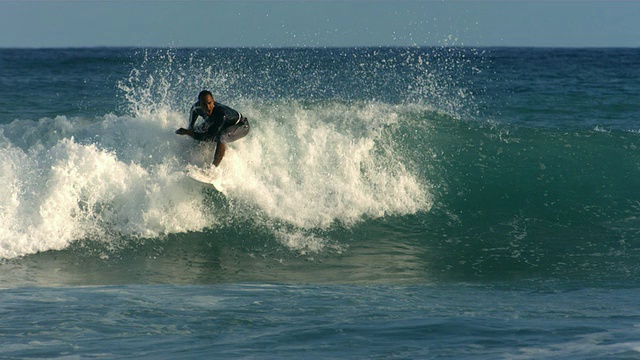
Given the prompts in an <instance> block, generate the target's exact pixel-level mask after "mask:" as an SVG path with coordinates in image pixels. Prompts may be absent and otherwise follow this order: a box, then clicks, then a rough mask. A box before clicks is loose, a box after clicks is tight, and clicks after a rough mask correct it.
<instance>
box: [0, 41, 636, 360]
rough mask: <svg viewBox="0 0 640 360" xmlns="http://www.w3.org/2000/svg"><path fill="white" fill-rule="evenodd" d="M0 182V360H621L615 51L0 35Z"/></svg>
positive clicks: (627, 162)
mask: <svg viewBox="0 0 640 360" xmlns="http://www.w3.org/2000/svg"><path fill="white" fill-rule="evenodd" d="M203 89H209V90H211V92H212V93H213V94H214V96H215V98H216V101H218V102H221V103H223V104H226V105H228V106H230V107H232V108H234V109H236V110H238V111H239V112H241V113H242V114H243V115H244V116H246V117H247V118H248V119H249V122H250V124H251V131H250V133H249V134H248V136H247V137H245V138H243V139H241V140H238V141H236V142H234V143H231V144H229V146H228V149H227V153H226V155H225V158H224V159H223V161H222V163H221V165H220V168H219V171H220V173H221V174H222V181H223V183H224V186H225V189H226V191H225V192H224V193H219V192H217V191H215V190H214V189H212V188H210V187H206V186H203V185H202V184H200V183H197V182H195V181H193V180H192V179H190V178H189V177H188V176H187V175H186V171H185V169H186V168H187V166H188V165H189V164H193V165H197V166H201V167H206V166H209V164H210V163H211V161H212V158H213V150H214V149H213V146H212V144H211V143H197V142H195V141H194V140H192V139H190V138H188V137H185V136H178V135H176V134H175V133H174V131H175V130H176V129H177V128H179V127H184V126H185V125H186V124H187V120H188V111H189V108H190V107H191V105H192V104H193V103H194V102H195V101H196V97H197V94H198V92H199V91H201V90H203ZM0 185H1V186H0V319H1V320H0V358H2V359H27V358H28V359H36V358H53V359H59V358H64V359H84V358H122V359H134V358H135V359H138V358H153V359H176V358H180V359H201V358H261V359H262V358H265V359H283V358H296V359H298V358H309V359H315V358H317V359H324V358H354V359H371V358H385V359H386V358H401V359H428V358H435V359H541V358H545V359H575V358H580V359H602V358H607V359H639V358H640V306H639V305H638V300H637V299H638V298H639V297H640V49H600V48H594V49H561V48H472V47H424V48H422V47H409V48H384V47H382V48H381V47H375V48H282V49H280V48H273V49H270V48H238V49H232V48H215V49H183V48H178V49H175V48H168V49H156V48H152V49H145V48H81V49H0Z"/></svg>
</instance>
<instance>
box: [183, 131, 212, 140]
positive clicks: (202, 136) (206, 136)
mask: <svg viewBox="0 0 640 360" xmlns="http://www.w3.org/2000/svg"><path fill="white" fill-rule="evenodd" d="M176 134H178V135H188V136H191V137H192V138H194V139H195V140H198V141H211V140H210V139H211V136H210V135H209V133H208V132H206V133H201V132H195V131H193V130H190V129H185V128H180V129H178V130H176Z"/></svg>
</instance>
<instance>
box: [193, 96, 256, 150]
mask: <svg viewBox="0 0 640 360" xmlns="http://www.w3.org/2000/svg"><path fill="white" fill-rule="evenodd" d="M198 116H202V117H203V118H204V123H203V124H201V125H200V126H198V127H197V128H196V129H194V128H193V125H194V124H195V122H196V119H198ZM189 130H193V135H192V137H193V138H194V139H196V140H199V141H215V142H218V143H223V144H226V143H229V142H232V141H236V140H238V139H240V138H243V137H245V136H246V135H247V134H248V133H249V121H247V118H246V117H244V116H242V114H240V113H239V112H237V111H235V110H234V109H232V108H230V107H228V106H226V105H222V104H220V103H218V102H214V107H213V112H212V113H211V116H209V117H207V115H206V113H205V112H204V110H202V108H201V107H200V106H199V105H198V103H195V104H194V105H193V106H192V107H191V116H190V117H189Z"/></svg>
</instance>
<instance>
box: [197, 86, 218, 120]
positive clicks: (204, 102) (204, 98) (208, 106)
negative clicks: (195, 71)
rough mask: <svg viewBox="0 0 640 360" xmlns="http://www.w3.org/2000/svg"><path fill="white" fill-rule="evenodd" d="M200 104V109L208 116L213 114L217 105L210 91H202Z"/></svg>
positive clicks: (199, 98)
mask: <svg viewBox="0 0 640 360" xmlns="http://www.w3.org/2000/svg"><path fill="white" fill-rule="evenodd" d="M198 103H199V105H200V108H202V110H204V112H205V113H206V114H207V116H210V115H211V113H213V107H214V106H215V105H214V100H213V95H212V94H211V92H210V91H209V90H202V91H200V94H198Z"/></svg>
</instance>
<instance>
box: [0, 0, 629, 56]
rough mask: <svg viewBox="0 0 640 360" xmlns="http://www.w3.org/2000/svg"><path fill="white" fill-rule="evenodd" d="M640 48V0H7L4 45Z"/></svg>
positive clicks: (1, 1) (1, 12)
mask: <svg viewBox="0 0 640 360" xmlns="http://www.w3.org/2000/svg"><path fill="white" fill-rule="evenodd" d="M406 45H418V46H433V45H435V46H441V45H466V46H472V47H475V46H551V47H557V46H562V47H603V46H606V47H620V46H624V47H629V46H630V47H640V1H615V0H610V1H576V0H573V1H495V0H494V1H402V0H396V1H320V0H316V1H195V0H194V1H166V0H165V1H149V0H137V1H116V0H113V1H77V0H76V1H46V2H45V1H6V0H0V47H5V48H6V47H90V46H142V47H150V46H154V47H156V46H157V47H246V46H251V47H253V46H260V47H290V46H321V47H325V46H329V47H334V46H406Z"/></svg>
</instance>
